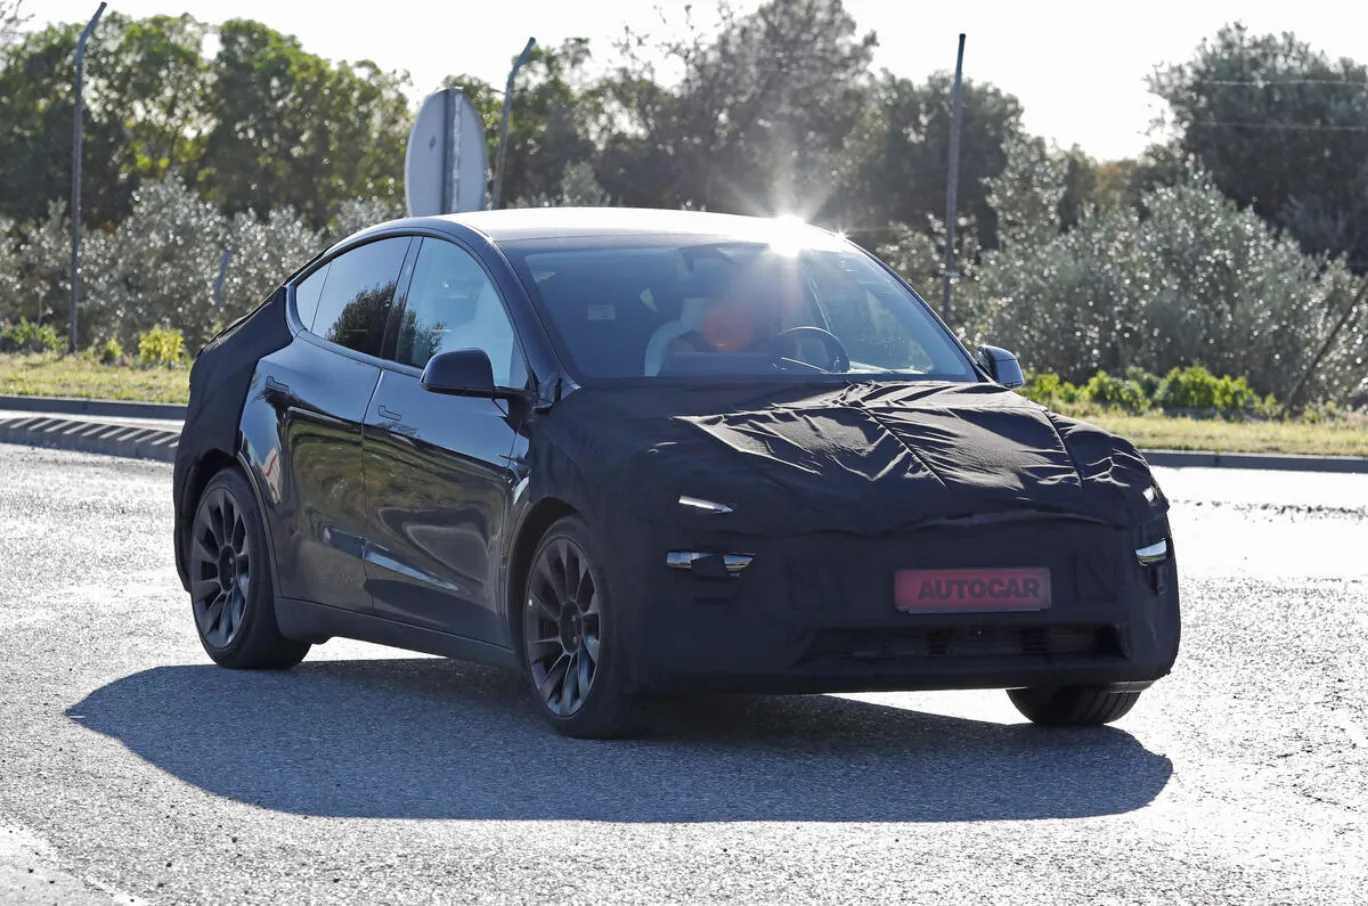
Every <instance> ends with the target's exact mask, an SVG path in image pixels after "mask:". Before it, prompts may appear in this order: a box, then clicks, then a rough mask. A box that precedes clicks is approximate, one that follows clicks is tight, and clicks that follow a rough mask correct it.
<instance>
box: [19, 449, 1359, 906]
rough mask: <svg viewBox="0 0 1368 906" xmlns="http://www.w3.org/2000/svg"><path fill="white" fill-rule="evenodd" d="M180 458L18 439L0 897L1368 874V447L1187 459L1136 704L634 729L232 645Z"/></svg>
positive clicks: (388, 897) (667, 722)
mask: <svg viewBox="0 0 1368 906" xmlns="http://www.w3.org/2000/svg"><path fill="white" fill-rule="evenodd" d="M169 480H170V468H169V466H165V465H160V464H153V463H141V462H133V461H123V460H116V459H108V458H103V457H96V456H89V455H84V454H75V453H62V452H56V451H50V450H38V449H29V448H24V447H17V446H6V445H0V904H6V906H13V904H24V906H28V904H38V903H62V904H67V903H72V904H78V906H84V904H97V903H98V904H107V903H111V902H122V903H129V902H133V901H141V902H150V903H331V902H374V903H446V902H475V901H480V902H495V903H503V902H507V903H513V902H529V903H551V902H567V903H604V902H611V903H619V902H624V903H625V902H681V903H683V902H688V903H709V902H734V903H746V904H751V903H761V902H765V903H768V902H776V903H790V902H791V903H813V902H861V903H863V902H898V903H906V902H928V903H973V904H979V903H993V902H1020V903H1079V902H1087V903H1169V902H1193V903H1317V904H1326V903H1351V902H1368V738H1366V737H1365V733H1368V595H1365V591H1368V476H1319V475H1305V474H1303V475H1286V474H1277V473H1266V472H1265V473H1237V472H1233V471H1215V472H1196V471H1188V472H1165V473H1163V475H1162V476H1161V480H1162V481H1163V482H1164V484H1165V486H1166V488H1167V489H1168V491H1169V493H1170V496H1171V497H1172V498H1174V499H1175V501H1176V504H1175V505H1176V511H1175V518H1174V522H1175V533H1176V539H1177V545H1178V550H1179V556H1180V564H1181V569H1182V570H1183V575H1184V578H1183V582H1182V588H1183V592H1184V595H1185V606H1186V623H1185V630H1184V631H1185V634H1184V650H1183V654H1182V656H1181V658H1180V660H1179V662H1178V665H1177V668H1176V670H1175V673H1174V675H1173V676H1171V677H1170V678H1168V679H1166V680H1165V681H1163V682H1162V683H1161V684H1160V685H1158V686H1157V687H1156V688H1154V689H1153V690H1151V691H1150V692H1149V693H1147V694H1146V696H1145V698H1144V699H1142V701H1141V703H1140V705H1139V706H1138V707H1137V708H1136V710H1135V711H1133V712H1132V713H1131V714H1130V715H1129V716H1128V717H1127V718H1125V719H1124V720H1122V721H1121V722H1119V723H1118V724H1116V725H1115V726H1113V727H1110V728H1102V729H1093V730H1084V731H1074V732H1058V731H1045V730H1039V729H1035V728H1031V727H1029V726H1026V725H1024V724H1023V723H1022V721H1021V720H1020V718H1019V717H1018V716H1017V714H1016V712H1015V711H1014V710H1012V708H1011V707H1010V705H1009V704H1008V703H1007V701H1006V697H1005V696H1004V695H1003V694H1002V693H1000V692H994V693H943V694H906V695H901V694H900V695H870V696H849V697H830V696H821V697H805V698H793V699H764V698H745V699H737V700H722V701H718V700H709V701H700V702H692V703H686V704H676V705H672V706H670V707H669V708H668V709H667V710H666V711H665V712H664V713H663V714H661V715H660V719H659V726H658V727H657V729H656V731H655V733H654V734H653V735H652V736H651V737H649V738H647V739H643V740H640V741H633V742H614V743H591V742H579V741H571V740H565V739H561V738H559V737H557V736H555V735H553V734H552V733H551V732H550V731H549V730H546V729H544V728H543V727H542V725H541V724H540V723H539V722H538V720H537V719H536V717H535V714H534V713H533V711H532V709H531V707H530V702H529V701H528V699H527V697H526V695H525V693H524V690H523V686H522V683H521V681H520V680H519V679H518V678H516V677H513V676H510V675H505V674H502V673H499V672H496V671H492V670H487V669H483V668H478V667H472V666H466V665H462V664H458V663H453V662H447V661H443V660H438V659H433V658H423V657H413V656H410V655H408V654H405V653H403V652H395V651H389V650H386V649H381V648H376V647H371V646H366V645H361V644H355V643H341V642H333V643H330V644H328V645H326V646H323V647H321V648H317V649H315V650H314V652H313V653H311V655H310V657H309V659H308V660H307V661H306V662H305V663H304V664H303V665H302V666H301V667H300V668H298V669H296V670H295V671H292V672H290V673H285V674H274V675H268V674H246V673H233V672H229V671H225V670H220V669H218V668H215V667H213V666H211V665H210V664H209V663H208V661H207V659H206V657H205V656H204V654H203V652H202V651H201V649H200V648H199V646H198V643H197V642H196V640H195V636H194V631H193V627H192V625H191V620H190V616H189V608H188V605H187V602H186V601H185V599H184V595H183V593H182V592H181V589H180V587H179V585H178V583H177V581H176V578H175V572H174V568H173V565H172V559H171V553H170V549H169V546H168V543H167V539H168V537H169V532H170V522H171V509H170V505H169V499H168V485H169Z"/></svg>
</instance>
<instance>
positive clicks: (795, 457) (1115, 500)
mask: <svg viewBox="0 0 1368 906" xmlns="http://www.w3.org/2000/svg"><path fill="white" fill-rule="evenodd" d="M535 424H536V426H537V427H536V429H535V430H534V432H533V442H532V444H531V448H530V452H531V454H532V455H533V457H534V459H539V460H541V461H540V462H534V463H533V469H532V474H533V476H534V480H535V481H537V483H538V485H539V488H538V490H539V491H540V493H543V494H550V495H553V496H560V497H565V498H568V499H570V500H572V501H574V500H576V499H578V500H581V501H583V500H586V499H587V500H589V501H593V502H592V503H589V504H586V505H589V506H591V507H592V508H594V509H597V508H598V507H599V506H600V505H601V504H602V503H603V502H604V501H605V500H607V501H612V502H613V503H615V504H621V505H625V506H627V507H629V508H631V509H632V510H634V511H636V512H637V513H638V514H640V515H642V516H645V517H647V518H651V519H655V520H661V521H671V522H678V521H681V520H682V521H683V522H685V523H687V524H696V525H698V526H699V527H706V528H714V529H718V530H724V531H728V532H750V533H757V532H758V533H807V532H821V531H843V532H856V533H860V534H884V533H887V532H890V531H896V530H898V529H901V528H909V527H913V526H919V525H924V524H926V523H929V522H935V521H939V520H947V519H948V520H961V519H970V520H972V519H975V518H981V517H985V516H991V515H995V514H1004V513H1018V514H1021V513H1049V514H1058V515H1067V516H1076V517H1084V518H1088V519H1094V520H1097V521H1100V522H1105V523H1108V524H1111V525H1118V526H1133V525H1138V524H1140V523H1142V522H1144V521H1146V520H1148V519H1153V518H1157V517H1158V516H1160V515H1162V514H1163V512H1164V511H1165V510H1166V508H1167V504H1166V503H1165V501H1164V499H1163V497H1162V495H1159V496H1157V497H1155V499H1154V500H1153V501H1151V500H1150V499H1149V498H1148V497H1147V496H1146V492H1147V491H1149V489H1150V488H1151V486H1152V484H1153V478H1152V476H1151V475H1150V471H1149V467H1148V466H1147V464H1146V463H1145V461H1144V458H1143V457H1142V456H1141V455H1140V454H1139V453H1138V452H1137V451H1136V449H1135V447H1134V446H1132V445H1131V444H1130V443H1129V442H1127V441H1125V440H1123V439H1121V438H1119V437H1116V436H1114V435H1112V434H1109V433H1107V432H1105V431H1102V430H1101V429H1099V428H1096V427H1093V426H1091V425H1087V424H1085V423H1082V422H1078V421H1075V420H1073V419H1069V418H1064V417H1062V416H1059V415H1056V414H1054V413H1052V412H1049V411H1048V410H1046V409H1045V408H1044V407H1042V406H1039V405H1037V404H1035V403H1032V402H1030V401H1029V400H1026V399H1025V398H1023V397H1021V396H1019V395H1018V394H1016V393H1013V392H1011V391H1009V390H1006V389H1004V388H1002V387H1000V386H997V385H994V384H986V383H977V384H964V383H903V382H898V383H892V382H887V383H886V382H876V383H862V384H855V385H843V386H841V387H839V388H834V389H833V388H829V387H818V388H814V387H810V386H808V387H798V388H795V387H787V388H782V389H779V390H775V389H773V388H770V389H767V390H759V389H757V388H756V387H749V388H733V387H727V388H706V389H704V388H674V387H671V388H645V387H635V388H612V389H604V388H581V389H578V390H576V391H574V392H573V393H571V394H569V395H567V396H566V398H565V399H563V400H562V401H560V402H558V403H557V404H556V405H555V406H554V407H552V408H551V410H550V411H549V412H547V413H545V414H544V415H541V416H539V417H538V418H537V419H536V420H535ZM681 495H685V496H689V497H695V498H700V499H703V500H707V501H713V502H716V503H719V504H723V505H724V506H726V507H728V508H730V510H731V512H729V513H708V512H704V511H701V510H697V509H693V508H687V507H681V506H680V504H679V497H680V496H681Z"/></svg>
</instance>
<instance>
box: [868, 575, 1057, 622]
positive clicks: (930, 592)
mask: <svg viewBox="0 0 1368 906" xmlns="http://www.w3.org/2000/svg"><path fill="white" fill-rule="evenodd" d="M893 604H894V606H895V607H897V608H898V610H905V611H909V612H912V613H959V612H963V611H980V610H985V611H1004V610H1007V611H1019V610H1046V609H1047V608H1049V606H1050V571H1049V570H1048V569H1046V568H1045V567H1031V568H1029V569H901V570H898V573H897V575H896V576H895V577H894V588H893Z"/></svg>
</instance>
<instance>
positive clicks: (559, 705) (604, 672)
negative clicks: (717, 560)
mask: <svg viewBox="0 0 1368 906" xmlns="http://www.w3.org/2000/svg"><path fill="white" fill-rule="evenodd" d="M603 563H604V561H603V559H602V558H601V557H600V556H599V553H598V546H597V544H596V543H595V541H594V537H593V535H592V534H591V533H590V531H589V528H588V526H586V525H585V524H584V522H582V521H581V520H580V519H578V518H576V517H574V516H567V517H565V518H563V519H560V520H558V521H557V522H556V523H555V524H553V525H552V526H551V528H550V529H548V530H547V532H546V534H545V535H544V536H543V537H542V540H541V542H540V543H539V544H538V545H537V550H536V552H535V553H534V554H533V555H532V565H531V568H530V569H529V570H528V574H527V582H526V588H525V593H524V595H523V599H524V600H523V602H522V608H523V615H522V642H523V662H524V664H525V665H526V668H527V674H528V677H529V678H530V680H531V682H532V694H533V697H534V698H535V700H536V702H537V705H538V709H539V710H540V711H541V713H542V716H543V717H544V718H546V720H547V721H548V722H549V723H550V724H551V725H552V726H553V727H555V728H556V730H557V731H559V732H560V733H563V734H565V735H566V736H573V737H578V738H581V739H605V738H609V737H615V736H626V735H630V734H631V733H633V732H635V731H636V730H637V729H638V728H639V726H640V718H641V708H640V702H639V697H638V695H637V694H636V692H635V690H634V689H633V688H632V685H631V683H630V681H629V679H628V676H627V663H626V652H625V650H624V648H625V642H626V639H625V636H624V632H623V624H624V622H625V621H624V620H622V619H621V614H619V613H618V612H617V610H616V602H615V601H614V600H613V596H612V593H611V591H610V589H609V585H608V575H607V573H606V572H605V571H604V568H603Z"/></svg>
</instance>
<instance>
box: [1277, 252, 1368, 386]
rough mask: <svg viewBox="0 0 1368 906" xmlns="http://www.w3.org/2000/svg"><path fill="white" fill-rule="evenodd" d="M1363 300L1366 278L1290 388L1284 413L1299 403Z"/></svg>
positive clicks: (1367, 284)
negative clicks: (1309, 362)
mask: <svg viewBox="0 0 1368 906" xmlns="http://www.w3.org/2000/svg"><path fill="white" fill-rule="evenodd" d="M1365 298H1368V277H1365V278H1364V280H1363V284H1362V285H1361V286H1360V287H1359V291H1358V292H1357V293H1355V294H1354V298H1353V300H1352V301H1350V303H1349V307H1348V308H1346V309H1345V310H1344V314H1342V315H1340V319H1339V320H1338V321H1336V322H1335V326H1334V328H1332V329H1331V331H1330V335H1329V336H1327V337H1326V338H1325V342H1323V343H1321V346H1320V349H1317V350H1316V354H1315V355H1314V356H1312V357H1311V364H1310V365H1308V366H1307V368H1306V371H1305V373H1303V374H1302V376H1301V378H1300V379H1299V380H1298V381H1297V383H1296V385H1295V386H1294V387H1293V388H1292V392H1291V393H1289V394H1288V395H1287V401H1286V402H1284V403H1283V411H1284V412H1291V411H1293V408H1294V407H1295V406H1296V404H1297V403H1298V402H1300V401H1301V393H1302V389H1303V388H1305V387H1306V384H1307V382H1308V381H1310V380H1311V375H1313V374H1315V373H1316V369H1317V368H1319V367H1320V363H1321V359H1323V358H1325V354H1326V353H1327V352H1329V351H1330V347H1331V346H1334V345H1335V340H1336V339H1338V338H1339V335H1340V331H1341V330H1343V329H1344V325H1345V324H1348V323H1349V319H1350V317H1352V316H1353V314H1354V312H1356V311H1358V307H1359V305H1360V304H1361V303H1362V302H1363V300H1364V299H1365Z"/></svg>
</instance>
